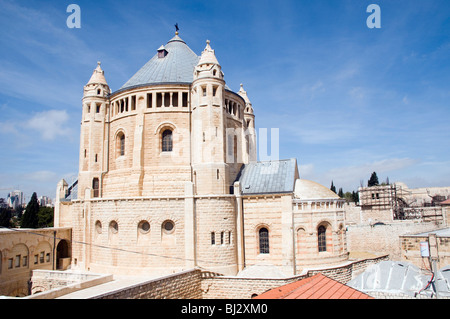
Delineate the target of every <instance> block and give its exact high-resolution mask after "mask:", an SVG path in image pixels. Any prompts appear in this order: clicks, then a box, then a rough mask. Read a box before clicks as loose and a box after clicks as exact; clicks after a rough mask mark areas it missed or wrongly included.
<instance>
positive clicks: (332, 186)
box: [330, 181, 336, 193]
mask: <svg viewBox="0 0 450 319" xmlns="http://www.w3.org/2000/svg"><path fill="white" fill-rule="evenodd" d="M330 189H331V191H332V192H334V193H336V186H334V183H333V181H331V187H330Z"/></svg>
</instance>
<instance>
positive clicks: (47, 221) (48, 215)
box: [38, 207, 54, 228]
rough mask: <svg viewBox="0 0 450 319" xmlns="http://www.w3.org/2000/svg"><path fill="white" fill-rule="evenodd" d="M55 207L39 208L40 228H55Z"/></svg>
mask: <svg viewBox="0 0 450 319" xmlns="http://www.w3.org/2000/svg"><path fill="white" fill-rule="evenodd" d="M53 212H54V208H53V207H39V213H38V219H39V222H38V226H39V228H44V227H53Z"/></svg>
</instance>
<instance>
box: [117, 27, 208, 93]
mask: <svg viewBox="0 0 450 319" xmlns="http://www.w3.org/2000/svg"><path fill="white" fill-rule="evenodd" d="M199 59H200V57H199V56H197V55H196V54H195V53H194V52H193V51H192V50H191V49H190V48H189V47H188V46H187V44H186V42H184V41H183V40H182V39H181V38H180V37H179V36H178V35H175V36H174V37H173V38H172V39H171V40H170V41H169V42H167V44H166V45H165V46H161V47H160V48H159V49H158V53H157V54H156V55H155V56H153V58H151V60H150V61H148V62H147V63H146V64H145V65H144V66H143V67H142V68H141V69H140V70H139V71H137V73H136V74H135V75H133V76H132V77H131V79H129V80H128V81H127V82H126V83H125V84H124V85H123V86H122V87H121V88H120V90H125V89H128V88H132V87H139V86H144V85H149V84H150V85H151V84H162V83H164V84H165V83H177V84H180V83H181V84H189V83H192V81H193V78H194V68H195V66H196V65H197V63H198V61H199Z"/></svg>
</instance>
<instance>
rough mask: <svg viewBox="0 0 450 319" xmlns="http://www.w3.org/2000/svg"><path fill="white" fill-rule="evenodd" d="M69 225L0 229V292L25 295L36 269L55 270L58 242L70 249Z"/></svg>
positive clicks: (27, 292) (8, 294) (2, 293)
mask: <svg viewBox="0 0 450 319" xmlns="http://www.w3.org/2000/svg"><path fill="white" fill-rule="evenodd" d="M71 232H72V230H71V229H70V228H40V229H14V230H1V231H0V295H6V296H18V297H24V296H26V295H28V294H29V286H28V282H29V280H30V278H31V272H32V271H33V270H35V269H47V270H51V269H56V268H57V266H58V260H57V258H58V251H57V247H58V244H59V243H60V242H61V241H62V240H64V241H65V242H66V243H67V244H68V246H69V248H68V251H67V253H68V255H69V256H59V257H70V239H71Z"/></svg>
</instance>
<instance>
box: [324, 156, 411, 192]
mask: <svg viewBox="0 0 450 319" xmlns="http://www.w3.org/2000/svg"><path fill="white" fill-rule="evenodd" d="M416 163H417V160H415V159H411V158H391V159H383V160H379V161H376V162H369V163H363V164H360V165H352V166H347V167H339V168H333V169H330V170H329V171H327V172H326V173H324V174H323V177H322V178H321V180H324V181H327V180H334V181H336V182H335V184H339V185H342V186H344V188H348V187H350V188H351V187H352V186H351V185H358V186H359V182H360V181H361V180H362V181H363V182H364V183H366V182H367V180H366V179H368V178H369V177H370V174H371V173H372V172H376V173H377V175H378V178H384V176H383V175H384V174H386V173H392V172H395V171H398V170H401V169H404V168H407V167H410V166H412V165H414V164H416ZM380 182H382V181H381V180H380ZM391 182H393V181H391Z"/></svg>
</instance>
